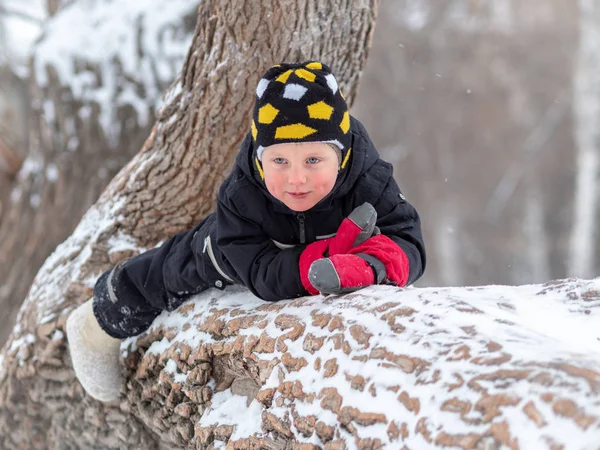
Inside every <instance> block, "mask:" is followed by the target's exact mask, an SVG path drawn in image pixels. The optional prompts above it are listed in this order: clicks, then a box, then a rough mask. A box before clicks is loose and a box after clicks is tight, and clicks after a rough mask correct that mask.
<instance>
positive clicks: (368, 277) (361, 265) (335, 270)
mask: <svg viewBox="0 0 600 450" xmlns="http://www.w3.org/2000/svg"><path fill="white" fill-rule="evenodd" d="M308 279H309V280H310V283H311V284H312V286H314V288H315V289H317V290H318V291H319V292H321V293H322V294H345V293H347V292H353V291H356V290H358V289H361V288H363V287H365V286H370V285H372V284H374V283H375V274H374V272H373V269H372V268H371V266H370V265H369V264H368V263H367V262H366V261H365V260H364V259H363V258H361V257H360V256H356V255H333V256H330V257H329V258H321V259H318V260H316V261H315V262H313V263H312V264H311V266H310V270H309V271H308Z"/></svg>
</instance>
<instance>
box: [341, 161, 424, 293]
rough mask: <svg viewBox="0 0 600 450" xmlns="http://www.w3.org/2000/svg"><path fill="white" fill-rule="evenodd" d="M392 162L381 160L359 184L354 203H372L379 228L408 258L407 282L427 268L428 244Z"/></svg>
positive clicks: (356, 204) (409, 282) (419, 275)
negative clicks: (424, 239) (395, 176)
mask: <svg viewBox="0 0 600 450" xmlns="http://www.w3.org/2000/svg"><path fill="white" fill-rule="evenodd" d="M392 173H393V171H392V166H391V164H389V163H387V162H384V161H380V163H378V164H376V165H374V167H373V168H372V170H371V171H369V172H367V173H366V174H365V176H363V178H362V179H361V180H359V182H358V183H357V186H356V187H355V190H354V192H355V196H354V200H353V204H354V206H358V205H360V204H362V203H364V202H369V203H371V204H372V205H373V206H374V207H375V210H376V211H377V227H378V228H379V230H380V231H381V233H382V234H383V235H385V236H387V237H389V238H390V239H392V240H393V241H394V242H395V243H396V244H397V245H398V246H399V247H400V248H401V249H402V250H403V251H404V253H405V254H406V256H407V257H408V261H409V276H408V282H407V284H412V283H414V282H415V281H416V280H418V279H419V278H420V277H421V275H423V271H424V269H425V261H426V256H425V245H424V243H423V235H422V233H421V219H420V218H419V214H418V213H417V211H416V209H415V208H414V207H413V206H412V205H411V204H410V203H408V201H406V198H405V197H404V195H403V194H402V192H401V191H400V188H399V187H398V184H397V183H396V180H395V179H394V177H393V176H392Z"/></svg>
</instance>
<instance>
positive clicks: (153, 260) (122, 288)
mask: <svg viewBox="0 0 600 450" xmlns="http://www.w3.org/2000/svg"><path fill="white" fill-rule="evenodd" d="M351 130H352V139H353V144H352V154H351V160H350V163H349V166H348V167H347V168H346V169H344V170H343V171H342V172H341V174H342V175H340V177H339V179H338V180H337V182H336V184H335V186H334V188H333V190H332V191H331V192H330V194H329V195H328V196H327V197H325V198H324V199H323V200H321V202H319V203H318V204H317V205H315V206H314V207H313V208H311V209H310V210H308V211H306V212H303V213H297V212H294V211H292V210H290V209H289V208H288V207H287V206H285V205H284V204H283V203H282V202H280V201H279V200H277V199H275V198H274V197H273V196H271V194H269V192H268V191H267V189H266V187H265V185H264V183H263V181H262V180H261V179H260V178H259V176H258V174H257V171H256V169H255V166H253V162H252V151H251V136H250V135H248V136H247V138H246V139H245V141H244V142H243V144H242V147H241V150H240V152H239V154H238V156H237V159H236V164H235V167H234V168H233V170H232V172H231V174H230V175H229V176H228V177H227V179H226V180H225V181H224V182H223V184H222V186H221V188H220V190H219V197H218V204H217V210H216V212H215V213H211V214H210V215H209V216H208V217H206V218H205V219H204V220H203V221H202V222H201V223H199V224H198V225H197V226H195V227H194V228H192V229H191V230H188V231H185V232H182V233H179V234H178V235H176V236H174V237H173V238H171V239H169V240H168V241H166V242H165V243H164V244H162V245H161V246H160V247H158V248H155V249H152V250H149V251H147V252H144V253H142V254H140V255H138V256H136V257H134V258H132V259H130V260H127V261H125V262H124V263H122V264H120V265H119V266H117V267H116V268H115V269H114V270H113V271H112V272H107V273H105V274H104V275H103V276H102V277H101V279H100V280H99V282H98V284H97V285H96V289H95V295H104V296H107V295H108V294H110V296H111V298H112V300H113V303H115V301H117V302H120V301H121V299H123V300H125V299H124V298H123V297H127V300H126V303H127V304H128V305H131V304H134V305H135V304H140V306H141V304H143V303H146V304H147V305H148V306H149V307H151V308H155V309H156V310H164V309H167V310H172V309H174V308H176V307H177V306H179V305H180V304H181V302H182V301H183V300H184V299H185V298H187V297H189V295H191V294H194V293H197V292H200V291H202V290H204V289H206V288H207V287H210V286H215V287H218V288H223V287H224V286H225V285H226V284H229V283H236V284H242V285H244V286H246V287H247V288H248V289H249V290H250V291H251V292H252V293H253V294H254V295H256V296H257V297H259V298H261V299H264V300H268V301H276V300H280V299H287V298H295V297H300V296H304V295H308V292H307V291H306V290H305V289H304V287H303V286H302V283H301V281H300V274H299V271H298V261H299V258H300V254H301V252H302V251H303V250H304V248H305V247H306V245H307V244H309V243H311V242H314V241H315V240H317V239H324V238H327V237H331V236H333V235H334V234H335V232H336V230H337V228H338V226H339V225H340V223H341V222H342V220H343V219H344V218H345V217H346V216H348V215H349V214H350V213H351V212H352V210H353V209H354V208H356V207H357V206H359V205H361V204H363V203H364V202H369V203H371V204H372V205H373V206H374V207H375V209H376V210H377V215H378V218H377V226H378V227H379V229H380V230H381V233H382V234H384V235H386V236H388V237H390V238H391V239H393V240H394V242H396V243H397V244H398V245H399V246H400V247H401V248H402V249H403V250H404V252H405V253H406V255H407V256H408V259H409V261H410V275H409V283H412V282H414V281H415V280H417V279H418V278H419V277H420V276H421V275H422V273H423V270H424V268H425V248H424V246H423V238H422V235H421V224H420V219H419V215H418V214H417V212H416V210H415V209H414V208H413V207H412V206H411V205H410V204H409V203H408V202H407V201H406V199H405V198H404V196H403V195H402V193H401V192H400V189H399V188H398V185H397V184H396V181H395V180H394V178H393V176H392V165H391V164H389V163H388V162H385V161H383V160H382V159H380V158H379V155H378V153H377V151H376V150H375V147H374V145H373V143H372V142H371V139H370V138H369V136H368V135H367V132H366V131H365V129H364V127H363V126H362V124H361V123H360V122H359V121H358V120H356V119H354V118H352V119H351ZM101 282H107V283H108V284H107V286H104V285H101ZM107 290H108V291H109V292H108V293H107Z"/></svg>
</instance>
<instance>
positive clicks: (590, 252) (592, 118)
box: [568, 0, 600, 277]
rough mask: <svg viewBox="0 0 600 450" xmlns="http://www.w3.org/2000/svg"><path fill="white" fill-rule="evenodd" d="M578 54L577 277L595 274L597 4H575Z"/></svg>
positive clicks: (599, 83) (573, 266)
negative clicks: (577, 21)
mask: <svg viewBox="0 0 600 450" xmlns="http://www.w3.org/2000/svg"><path fill="white" fill-rule="evenodd" d="M579 8H580V14H579V21H580V25H579V26H580V32H579V53H578V57H577V66H576V73H575V86H574V89H573V91H574V92H573V113H574V119H575V120H574V122H575V125H574V126H575V138H576V143H577V180H576V185H575V204H574V213H573V228H572V231H571V242H570V252H569V264H568V267H569V269H568V270H569V273H570V274H572V275H573V276H578V277H591V276H595V275H597V273H596V270H595V269H596V265H595V264H596V261H595V254H596V251H597V245H596V227H597V222H598V221H597V214H598V207H597V202H598V187H597V184H598V180H599V172H600V156H599V152H600V149H599V145H600V141H599V140H600V130H599V129H598V119H599V118H600V80H599V79H598V70H599V69H600V55H598V45H599V44H600V5H598V4H597V3H596V2H594V1H592V0H580V1H579Z"/></svg>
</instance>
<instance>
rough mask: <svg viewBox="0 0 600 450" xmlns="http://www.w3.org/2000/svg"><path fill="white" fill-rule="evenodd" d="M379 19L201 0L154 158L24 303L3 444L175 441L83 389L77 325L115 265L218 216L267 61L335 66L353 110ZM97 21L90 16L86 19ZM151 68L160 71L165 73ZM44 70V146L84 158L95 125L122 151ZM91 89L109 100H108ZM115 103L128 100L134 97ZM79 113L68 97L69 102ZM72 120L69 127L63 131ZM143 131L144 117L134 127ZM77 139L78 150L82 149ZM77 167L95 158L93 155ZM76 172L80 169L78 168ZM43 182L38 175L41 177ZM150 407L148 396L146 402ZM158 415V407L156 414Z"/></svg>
mask: <svg viewBox="0 0 600 450" xmlns="http://www.w3.org/2000/svg"><path fill="white" fill-rule="evenodd" d="M158 3H161V4H164V2H158ZM169 5H170V3H169ZM156 7H157V8H158V6H156ZM66 10H68V8H65V10H63V12H61V13H59V14H57V16H56V18H57V19H58V18H60V17H61V15H62V14H63V13H64V11H66ZM376 11H377V1H376V0H372V1H368V2H365V1H364V0H360V1H359V0H354V1H351V2H347V1H345V2H340V1H337V0H329V1H322V0H319V1H316V0H312V1H287V0H286V1H283V0H282V1H279V2H269V1H263V2H260V3H258V2H248V1H241V0H230V1H223V0H219V1H216V0H214V1H202V2H201V3H200V7H199V10H198V22H197V26H196V30H195V35H194V37H193V42H192V45H191V48H190V49H189V52H188V55H187V59H186V60H185V62H184V65H183V68H182V71H181V74H180V76H179V78H178V79H177V81H176V82H175V83H174V84H173V85H172V87H171V88H170V89H169V91H168V93H167V95H166V98H165V101H164V105H163V106H162V108H161V109H160V111H159V112H158V113H157V122H156V124H155V125H154V127H153V129H152V132H151V133H150V136H149V137H148V139H147V140H146V142H145V144H144V145H143V147H142V150H141V151H140V152H139V153H138V154H137V156H135V157H134V159H133V160H132V161H131V162H130V163H129V164H128V165H127V166H126V167H125V168H124V169H122V170H121V172H120V173H119V174H118V175H117V176H116V177H115V178H114V179H113V180H112V182H111V183H110V184H109V186H108V187H107V188H106V190H105V191H104V192H103V194H102V195H101V197H100V199H99V200H98V201H97V203H96V204H95V206H93V207H92V208H91V209H90V210H89V211H88V212H87V213H86V214H85V215H84V217H83V219H82V221H81V223H80V224H79V226H78V227H77V228H76V229H75V231H74V232H73V233H72V234H71V236H70V237H69V238H68V239H67V240H66V241H65V242H64V243H63V244H61V245H60V246H59V247H58V248H57V249H56V251H55V252H54V253H53V254H52V255H51V256H50V257H49V258H48V259H47V260H46V262H45V263H44V265H43V266H42V268H41V269H40V271H39V273H38V275H37V276H36V278H35V280H34V282H33V285H32V287H31V290H30V291H29V294H28V296H27V298H26V300H25V302H24V303H23V305H22V307H21V309H20V312H19V315H18V317H17V324H16V326H15V328H14V330H13V332H12V334H11V335H10V337H9V339H8V341H7V343H6V344H5V347H4V349H3V353H2V355H1V356H0V359H2V360H3V366H2V367H3V368H2V373H1V374H0V447H2V448H15V447H22V448H58V447H60V448H81V447H83V448H86V447H102V448H122V447H124V446H125V447H127V448H144V449H147V448H153V447H154V445H155V443H157V442H158V441H159V440H160V439H163V440H164V439H168V436H167V435H166V434H164V433H162V432H161V429H159V428H156V427H155V426H148V422H146V421H144V419H143V416H139V417H138V416H137V415H136V413H135V412H134V410H133V408H134V405H132V404H131V403H129V402H128V401H125V402H122V403H121V405H120V407H117V406H113V407H107V406H104V405H101V404H99V403H97V402H95V401H92V400H91V399H90V398H89V397H87V396H85V395H83V392H82V390H81V387H80V386H79V384H78V383H77V382H76V380H75V379H74V374H73V372H72V370H71V366H70V361H69V357H68V352H67V348H66V345H67V343H66V342H65V336H64V333H63V330H64V322H65V320H66V317H67V315H68V314H69V313H70V311H71V310H72V309H73V308H74V307H75V306H76V305H77V304H79V303H81V302H83V301H85V300H86V299H87V298H89V297H90V295H91V292H92V287H93V284H94V282H95V280H96V278H97V277H98V276H99V275H100V273H101V272H102V271H103V270H106V269H107V268H109V267H110V266H111V265H112V264H114V263H116V262H117V261H119V260H122V259H123V258H125V257H128V256H131V255H132V254H133V253H135V252H138V251H140V250H141V249H143V248H148V247H151V246H153V245H155V244H156V243H157V242H159V241H161V240H162V239H165V238H166V237H167V236H169V235H172V234H173V233H175V232H178V231H181V230H183V229H185V228H188V227H190V226H191V225H192V224H194V223H195V222H197V221H198V220H200V219H201V217H202V216H204V215H205V214H206V213H208V212H209V211H210V210H211V209H212V207H213V204H214V198H215V194H216V191H217V189H218V187H219V185H220V183H221V181H222V180H223V178H224V176H225V175H226V173H227V172H228V171H229V169H230V167H231V163H232V161H233V157H234V155H235V153H236V152H237V149H238V146H239V144H240V143H241V141H242V139H243V137H244V135H245V133H246V132H247V130H248V129H249V118H250V110H251V107H252V104H253V100H254V91H255V89H254V88H255V85H256V83H257V82H258V79H259V77H260V75H261V74H262V73H263V71H264V70H265V69H266V68H267V67H269V66H270V65H272V64H275V63H277V62H281V61H285V60H288V61H289V60H305V59H318V60H322V61H324V62H327V63H330V64H331V66H332V67H333V70H334V71H335V73H336V74H337V75H338V77H339V79H340V84H341V86H342V89H343V91H344V93H345V95H346V98H347V99H348V101H349V102H350V103H351V102H352V99H353V98H354V97H355V95H356V92H357V88H358V81H359V78H360V75H361V72H362V69H363V67H364V64H365V61H366V58H367V53H368V49H369V47H370V41H371V36H372V32H373V27H374V22H375V17H376ZM84 18H85V17H84V15H82V16H81V20H84ZM63 27H64V24H63V25H62V27H61V28H63ZM89 44H90V45H92V44H94V43H93V42H91V41H90V42H89ZM94 45H96V44H94ZM39 64H40V63H39V60H38V65H39ZM126 64H131V63H130V62H126V61H125V60H122V61H121V62H120V66H123V67H125V66H126ZM139 64H142V62H140V63H139ZM142 65H143V64H142ZM117 67H119V64H117ZM69 68H72V67H71V66H69V67H68V69H69ZM135 68H136V69H137V68H138V65H137V63H136V66H135ZM63 69H64V68H63ZM151 69H152V67H149V68H148V70H149V72H148V73H153V72H152V70H151ZM69 70H70V69H69ZM96 70H97V68H95V67H94V66H93V65H92V66H91V67H90V65H89V64H83V63H80V64H77V65H76V69H75V71H76V73H79V72H78V71H85V72H87V75H86V77H84V79H92V80H96V81H95V82H100V80H101V79H102V80H106V78H105V77H99V76H98V74H97V73H96ZM36 74H38V75H39V70H38V71H37V72H36ZM43 74H44V76H45V77H47V78H46V80H45V83H42V84H43V86H44V89H45V90H46V91H47V94H46V95H45V96H44V97H42V96H40V97H38V98H49V99H53V100H56V102H54V103H53V102H48V101H44V102H40V104H39V105H38V106H39V108H40V116H39V117H40V119H39V120H40V121H41V124H40V125H39V126H38V128H39V129H38V132H37V133H36V134H35V136H34V137H35V138H36V140H37V145H38V146H40V148H41V146H42V144H44V145H50V144H52V148H53V151H54V152H56V154H57V155H59V156H61V157H63V158H67V157H68V156H69V155H72V154H77V153H78V152H79V150H78V148H79V147H80V146H81V145H83V142H81V141H80V140H74V136H73V135H72V134H71V133H69V130H72V129H73V128H75V129H79V127H83V128H85V127H90V126H91V125H90V124H89V120H91V119H92V118H93V119H94V120H95V122H94V124H95V125H94V126H93V127H92V130H96V131H95V133H94V134H93V135H92V134H91V133H87V134H85V135H84V136H85V137H86V139H88V140H87V141H85V142H87V143H88V144H90V145H91V143H93V142H94V141H95V140H94V139H92V138H91V137H90V136H96V137H97V138H98V139H100V141H101V143H102V145H104V146H106V147H109V148H111V149H113V148H114V149H117V148H119V146H118V145H115V146H114V147H113V146H112V145H111V141H110V136H113V137H114V136H115V135H114V134H112V135H110V134H109V131H107V130H106V128H102V127H101V126H102V124H103V123H104V122H103V117H105V114H106V111H105V110H103V109H101V108H96V107H92V106H89V105H88V107H87V109H86V111H87V113H88V115H86V116H85V117H84V118H82V117H81V113H79V115H77V116H67V117H63V113H62V112H61V109H60V106H61V105H62V104H63V103H62V102H61V103H60V104H59V103H58V100H59V99H63V100H64V97H63V96H65V95H69V90H68V89H64V88H63V87H61V85H60V83H59V82H58V80H59V79H62V78H61V73H60V71H58V70H55V69H52V66H46V70H45V71H43ZM111 86H112V85H111ZM86 92H87V91H83V93H82V94H85V93H86ZM49 94H52V95H49ZM130 94H131V93H130ZM91 95H92V97H94V96H96V97H94V98H95V99H96V100H97V101H99V100H98V95H99V93H97V94H94V93H93V92H92V94H91ZM94 98H92V99H91V100H90V103H92V104H93V100H94ZM110 100H111V101H112V102H116V103H117V104H118V103H119V101H120V100H123V99H122V98H120V97H117V98H111V99H110ZM123 101H124V100H123ZM136 104H137V103H136ZM78 106H79V104H70V103H68V102H67V108H76V107H78ZM129 109H131V106H130V107H129ZM42 110H44V111H45V112H46V114H47V115H49V114H52V115H51V118H47V119H48V120H51V119H53V120H51V122H46V121H45V120H42V117H43V116H42V114H41V111H42ZM114 113H115V114H117V113H116V111H115V112H114ZM50 123H52V124H53V126H52V127H51V126H50V125H49V124H50ZM107 123H113V122H112V121H109V122H107ZM125 123H126V122H125ZM58 124H62V125H61V127H59V128H58V131H57V132H56V134H53V130H55V129H56V125H58ZM138 125H139V124H137V125H136V123H135V122H134V123H133V126H134V127H136V126H138ZM117 136H118V135H117ZM57 140H58V142H57ZM69 143H71V145H72V146H73V147H75V151H69V150H68V148H69ZM59 144H60V145H59ZM113 144H114V143H113ZM132 145H133V143H132ZM65 146H66V147H67V150H66V151H65ZM94 148H95V147H94ZM113 157H114V158H117V155H114V156H113ZM85 158H87V159H88V160H87V164H86V167H88V166H90V161H89V158H94V155H93V154H90V153H89V152H86V153H85ZM60 161H63V160H62V159H60ZM77 161H79V162H81V164H83V163H82V161H81V159H78V160H77ZM96 162H97V161H96ZM27 164H31V165H33V164H37V165H39V166H41V167H45V170H42V171H41V172H40V171H39V170H36V171H35V173H37V174H39V173H42V174H44V173H47V160H46V159H44V158H42V157H40V158H39V159H38V160H35V161H30V162H26V165H27ZM74 164H75V163H74V162H69V164H68V167H70V168H73V167H74V166H73V165H74ZM75 167H76V166H75ZM57 169H58V170H60V168H58V167H57ZM69 170H73V169H69ZM79 170H81V171H84V170H87V169H84V167H81V169H79ZM71 173H72V174H73V176H78V175H77V174H75V173H73V172H71ZM42 176H43V175H42ZM79 176H84V175H79ZM85 176H86V177H88V178H89V179H90V182H91V181H93V180H94V176H95V175H94V174H91V173H89V172H87V173H86V174H85ZM35 180H36V177H35V176H33V175H32V176H31V181H30V183H31V184H34V181H35ZM61 180H62V178H60V177H59V178H58V179H57V180H55V182H54V184H47V185H46V186H47V188H46V189H45V190H44V192H47V191H50V192H53V189H59V188H60V189H64V187H63V184H62V183H61ZM46 181H48V180H46ZM52 186H54V188H53V189H49V188H50V187H52ZM44 195H53V194H52V193H49V194H44ZM75 195H76V193H75V192H73V191H71V190H70V189H69V190H68V191H66V192H65V193H64V195H61V196H60V198H62V199H63V200H62V201H64V202H67V203H66V204H62V205H59V206H61V208H56V206H55V209H56V214H57V216H56V218H55V219H54V220H58V214H59V213H64V209H65V208H68V206H69V203H68V202H69V201H70V197H71V196H75ZM57 198H58V196H57ZM21 199H22V200H21V201H22V202H23V204H24V205H25V206H24V208H26V209H27V210H32V211H33V208H31V204H32V203H34V204H35V203H37V201H34V200H32V197H31V193H30V192H25V191H24V192H23V194H22V195H21ZM40 200H41V199H40ZM40 204H41V201H40ZM61 210H62V211H61ZM20 220H21V221H23V220H26V222H25V223H26V224H29V223H32V222H33V224H32V225H33V226H35V227H36V230H39V232H40V233H41V232H42V231H44V230H45V227H46V226H47V224H46V222H45V221H36V220H35V217H34V216H33V214H30V215H29V216H27V217H24V216H22V217H21V219H20ZM2 242H3V241H2ZM157 388H158V386H157ZM144 405H145V403H140V402H137V406H135V408H137V407H143V406H144ZM140 414H142V413H140ZM148 414H151V415H152V414H153V411H152V410H151V409H150V410H148V413H147V414H146V415H148ZM175 419H176V416H173V417H172V419H169V418H167V417H165V418H164V420H167V421H169V420H175ZM159 437H160V438H159Z"/></svg>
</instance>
